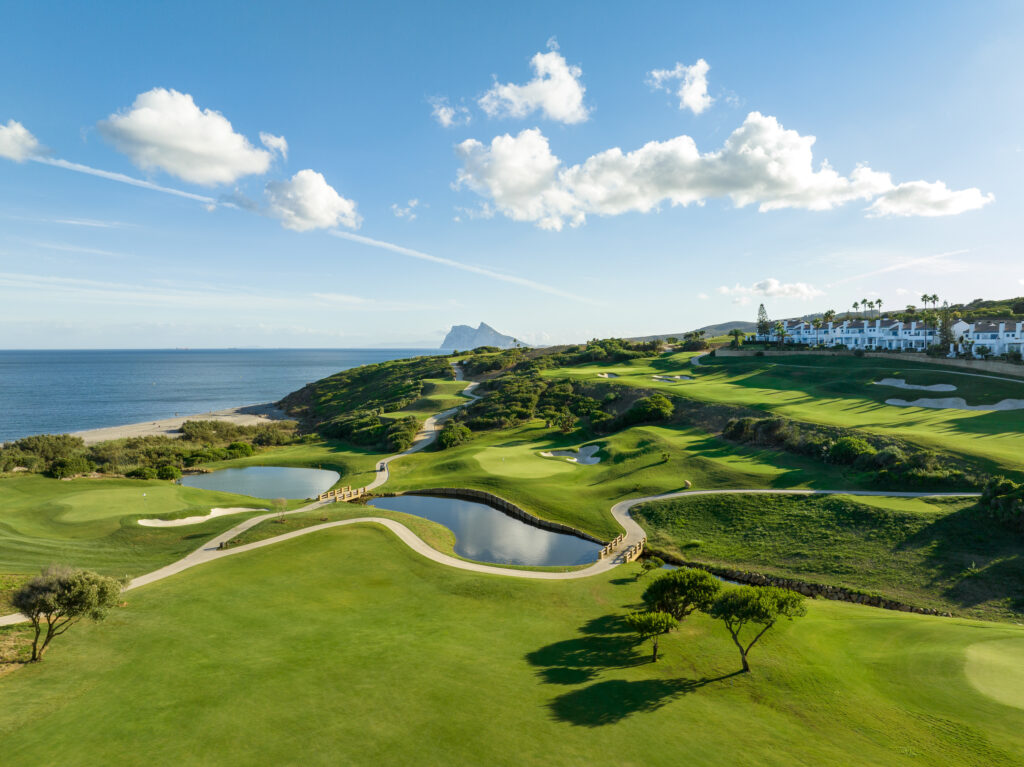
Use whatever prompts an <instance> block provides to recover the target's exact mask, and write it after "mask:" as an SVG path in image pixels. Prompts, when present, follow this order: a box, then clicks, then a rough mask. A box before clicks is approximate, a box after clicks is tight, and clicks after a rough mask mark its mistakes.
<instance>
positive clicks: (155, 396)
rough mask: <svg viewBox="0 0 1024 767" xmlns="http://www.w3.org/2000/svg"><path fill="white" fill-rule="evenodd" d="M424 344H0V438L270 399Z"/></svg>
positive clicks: (407, 353)
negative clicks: (57, 347) (40, 347)
mask: <svg viewBox="0 0 1024 767" xmlns="http://www.w3.org/2000/svg"><path fill="white" fill-rule="evenodd" d="M437 353H438V352H437V351H436V350H425V349H194V350H192V349H183V350H155V351H145V350H143V351H136V350H123V351H122V350H117V351H93V350H88V351H0V442H3V441H5V440H11V439H17V438H18V437H25V436H28V435H30V434H45V433H54V434H59V433H62V432H70V431H80V430H82V429H97V428H100V427H103V426H119V425H121V424H126V423H137V422H139V421H153V420H157V419H159V418H171V417H173V416H174V415H175V414H180V415H189V414H192V413H205V412H208V411H211V410H221V409H223V408H228V407H235V406H237V405H252V404H256V403H263V402H274V401H277V400H279V399H281V398H282V397H283V396H284V395H286V394H288V393H289V392H292V391H295V390H296V389H299V388H301V387H302V386H304V385H306V384H307V383H309V382H311V381H316V380H317V379H320V378H323V377H325V376H329V375H331V374H332V373H337V372H338V371H339V370H345V369H347V368H352V367H357V366H359V365H366V364H370V363H373V362H383V361H385V360H393V359H401V358H403V357H414V356H416V355H419V354H437Z"/></svg>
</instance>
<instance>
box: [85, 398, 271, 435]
mask: <svg viewBox="0 0 1024 767" xmlns="http://www.w3.org/2000/svg"><path fill="white" fill-rule="evenodd" d="M288 417H289V416H288V414H287V413H285V412H284V411H283V410H280V409H279V408H277V407H274V405H273V403H269V402H267V403H264V404H262V405H241V406H239V407H231V408H226V409H224V410H214V411H212V412H210V413H197V414H195V415H183V416H175V417H174V418H163V419H160V420H158V421H142V422H140V423H128V424H124V425H123V426H106V427H104V428H102V429H86V430H84V431H74V432H71V435H72V436H74V437H81V438H82V439H83V440H85V444H87V445H94V444H96V443H97V442H106V441H108V440H112V439H126V438H127V437H153V436H164V437H180V436H181V432H180V429H181V425H182V424H183V423H185V421H227V422H228V423H233V424H235V425H236V426H252V425H254V424H260V423H267V422H269V421H279V420H283V419H287V418H288Z"/></svg>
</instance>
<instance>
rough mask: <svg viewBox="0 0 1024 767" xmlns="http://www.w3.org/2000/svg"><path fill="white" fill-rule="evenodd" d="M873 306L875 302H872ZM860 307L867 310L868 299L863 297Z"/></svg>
mask: <svg viewBox="0 0 1024 767" xmlns="http://www.w3.org/2000/svg"><path fill="white" fill-rule="evenodd" d="M872 306H874V304H872ZM860 308H861V311H867V308H868V300H867V299H866V298H862V299H861V300H860Z"/></svg>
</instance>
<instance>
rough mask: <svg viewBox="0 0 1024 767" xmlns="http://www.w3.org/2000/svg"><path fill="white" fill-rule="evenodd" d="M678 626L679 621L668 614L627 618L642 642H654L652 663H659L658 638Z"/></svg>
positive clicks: (632, 615)
mask: <svg viewBox="0 0 1024 767" xmlns="http://www.w3.org/2000/svg"><path fill="white" fill-rule="evenodd" d="M677 624H678V621H677V620H676V619H675V618H673V617H672V616H671V615H669V614H668V613H661V612H642V613H630V614H629V615H627V616H626V625H627V626H629V628H630V630H632V631H633V632H635V633H636V634H637V635H638V636H639V637H640V641H641V642H643V641H645V640H647V639H650V640H652V645H653V650H654V653H653V655H652V656H651V662H652V663H656V662H657V661H658V638H659V637H660V636H661V635H662V634H667V633H668V632H670V631H671V630H672V629H674V628H675V627H676V625H677Z"/></svg>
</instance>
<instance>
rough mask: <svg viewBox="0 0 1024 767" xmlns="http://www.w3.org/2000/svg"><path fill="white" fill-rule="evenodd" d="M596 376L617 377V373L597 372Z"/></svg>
mask: <svg viewBox="0 0 1024 767" xmlns="http://www.w3.org/2000/svg"><path fill="white" fill-rule="evenodd" d="M597 377H598V378H618V377H619V374H618V373H598V374H597Z"/></svg>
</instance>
